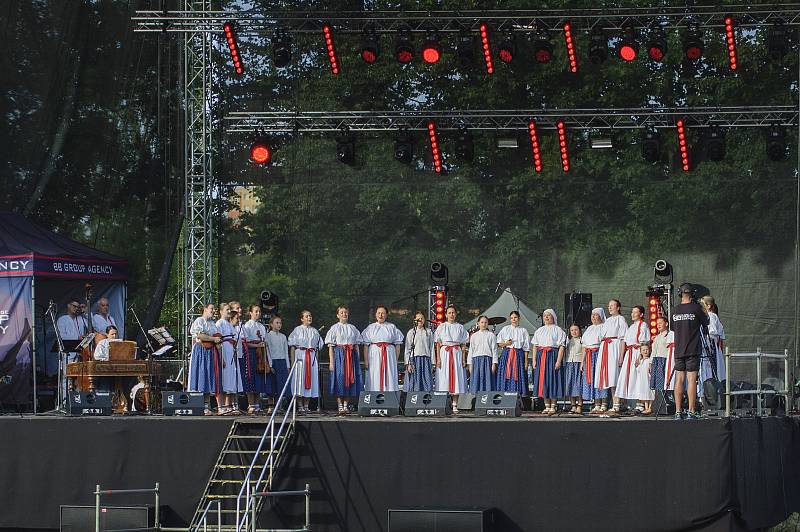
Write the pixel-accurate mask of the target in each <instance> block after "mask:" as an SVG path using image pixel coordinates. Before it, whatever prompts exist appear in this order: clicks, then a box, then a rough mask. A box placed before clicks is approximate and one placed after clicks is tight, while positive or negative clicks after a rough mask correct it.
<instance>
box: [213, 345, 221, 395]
mask: <svg viewBox="0 0 800 532" xmlns="http://www.w3.org/2000/svg"><path fill="white" fill-rule="evenodd" d="M211 349H213V350H214V352H213V353H212V354H211V358H213V359H214V377H215V378H214V380H215V381H216V382H215V383H214V387H215V388H216V389H217V395H219V394H220V393H222V375H221V374H220V369H221V368H220V366H221V364H220V361H219V358H220V356H221V355H220V350H219V349H217V346H216V345H214V347H212V348H211Z"/></svg>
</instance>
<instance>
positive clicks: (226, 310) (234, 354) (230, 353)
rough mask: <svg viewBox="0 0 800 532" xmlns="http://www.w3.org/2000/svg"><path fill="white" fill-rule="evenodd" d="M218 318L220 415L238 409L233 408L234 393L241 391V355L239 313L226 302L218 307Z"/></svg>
mask: <svg viewBox="0 0 800 532" xmlns="http://www.w3.org/2000/svg"><path fill="white" fill-rule="evenodd" d="M219 314H220V319H219V320H217V329H219V332H220V334H222V359H223V364H222V392H223V393H224V394H225V406H224V407H221V408H220V412H219V413H220V414H221V415H228V414H231V413H234V412H236V411H238V408H236V409H234V404H235V399H236V394H238V393H239V392H241V391H242V378H241V377H242V376H241V368H240V363H241V360H240V357H241V356H242V351H241V342H242V339H241V337H240V334H238V333H239V331H238V329H239V314H238V313H236V312H234V311H232V310H231V307H230V305H229V304H227V303H223V304H222V305H220V307H219Z"/></svg>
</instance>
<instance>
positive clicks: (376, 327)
mask: <svg viewBox="0 0 800 532" xmlns="http://www.w3.org/2000/svg"><path fill="white" fill-rule="evenodd" d="M388 315H389V309H387V308H386V307H385V306H384V305H378V307H377V308H376V309H375V323H372V324H370V325H369V326H367V328H366V329H364V330H363V331H361V339H362V340H363V341H364V344H365V346H366V347H365V354H364V367H366V369H367V372H368V373H367V387H366V389H367V391H370V392H379V391H381V392H382V391H389V392H396V391H398V390H399V389H400V388H399V386H398V384H397V350H398V346H399V345H402V343H403V333H401V332H400V330H399V329H398V328H397V327H395V325H394V324H393V323H389V322H388V321H386V317H387V316H388Z"/></svg>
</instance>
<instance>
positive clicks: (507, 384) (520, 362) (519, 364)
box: [497, 347, 528, 395]
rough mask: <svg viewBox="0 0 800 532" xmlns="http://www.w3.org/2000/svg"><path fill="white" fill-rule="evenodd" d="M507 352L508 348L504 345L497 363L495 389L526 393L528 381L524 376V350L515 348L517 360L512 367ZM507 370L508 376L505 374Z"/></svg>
mask: <svg viewBox="0 0 800 532" xmlns="http://www.w3.org/2000/svg"><path fill="white" fill-rule="evenodd" d="M509 352H510V351H509V349H508V348H507V347H504V348H503V352H502V354H501V355H500V360H499V361H498V363H497V390H498V391H501V392H517V393H518V394H520V395H528V383H527V380H526V378H525V377H526V375H525V351H523V350H522V349H517V360H516V363H515V364H514V365H513V367H510V366H509V361H508V358H509ZM507 371H508V376H506V372H507ZM515 377H516V378H515Z"/></svg>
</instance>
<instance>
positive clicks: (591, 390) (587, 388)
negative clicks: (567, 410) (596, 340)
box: [581, 349, 608, 401]
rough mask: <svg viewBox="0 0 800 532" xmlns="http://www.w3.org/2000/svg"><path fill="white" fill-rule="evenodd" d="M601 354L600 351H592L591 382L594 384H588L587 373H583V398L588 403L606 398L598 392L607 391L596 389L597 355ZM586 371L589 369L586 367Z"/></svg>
mask: <svg viewBox="0 0 800 532" xmlns="http://www.w3.org/2000/svg"><path fill="white" fill-rule="evenodd" d="M599 353H600V350H599V349H592V371H591V375H589V382H591V383H592V384H586V372H585V371H584V373H583V385H582V387H583V388H582V390H581V397H583V399H584V400H586V401H594V400H595V399H601V398H603V397H605V395H600V394H599V393H598V392H605V393H606V394H607V393H608V392H606V390H598V389H597V388H595V387H594V380H593V379H594V367H595V366H596V365H597V355H598V354H599ZM585 362H586V361H585V360H584V364H585ZM584 369H588V368H587V367H586V365H584Z"/></svg>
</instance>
